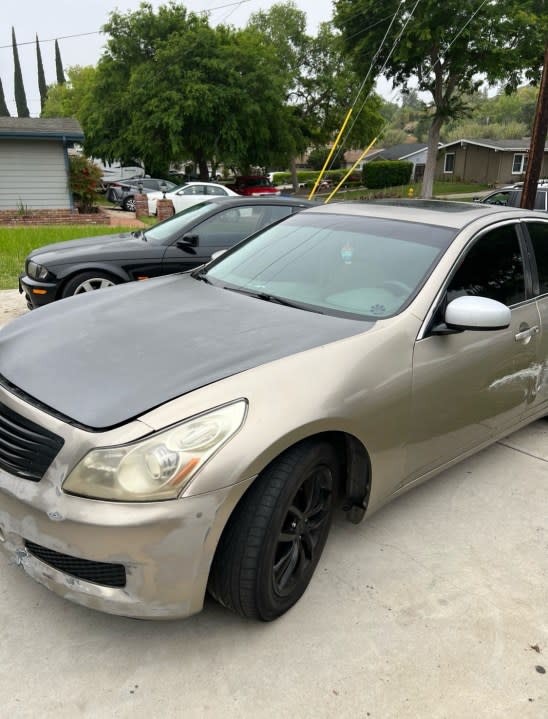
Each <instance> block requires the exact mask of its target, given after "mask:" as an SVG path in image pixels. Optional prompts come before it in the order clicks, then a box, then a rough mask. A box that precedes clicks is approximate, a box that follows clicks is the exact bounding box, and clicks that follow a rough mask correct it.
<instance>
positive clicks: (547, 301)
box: [523, 220, 548, 414]
mask: <svg viewBox="0 0 548 719" xmlns="http://www.w3.org/2000/svg"><path fill="white" fill-rule="evenodd" d="M523 225H524V227H525V228H526V230H527V234H528V237H529V241H530V243H531V246H532V252H533V292H534V294H535V296H536V303H537V308H538V312H539V317H540V335H539V341H538V358H537V368H536V369H537V373H536V386H535V393H536V396H535V398H534V401H533V403H532V405H531V414H538V412H539V411H543V412H544V414H548V220H544V221H543V220H538V221H535V222H524V223H523Z"/></svg>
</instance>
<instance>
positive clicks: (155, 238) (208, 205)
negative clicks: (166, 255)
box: [145, 200, 215, 245]
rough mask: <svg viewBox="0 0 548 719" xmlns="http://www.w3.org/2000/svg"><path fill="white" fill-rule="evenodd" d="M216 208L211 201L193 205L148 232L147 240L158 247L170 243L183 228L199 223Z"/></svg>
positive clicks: (146, 234) (146, 233)
mask: <svg viewBox="0 0 548 719" xmlns="http://www.w3.org/2000/svg"><path fill="white" fill-rule="evenodd" d="M214 206H215V205H214V203H213V202H211V201H210V200H206V201H205V202H200V203H199V204H198V205H192V207H189V208H187V209H186V210H182V211H181V212H178V213H177V214H176V215H173V217H169V218H168V219H167V220H164V221H163V222H159V223H158V224H157V225H154V227H152V228H151V229H150V230H147V231H146V232H145V239H146V241H147V242H150V243H152V244H156V245H162V244H164V243H166V242H169V241H170V240H172V239H173V237H174V236H176V235H178V234H180V232H181V231H182V230H183V228H185V227H186V226H187V225H188V224H189V223H192V221H193V220H196V221H198V220H199V219H200V218H201V217H203V216H204V215H207V213H208V212H210V211H211V210H212V209H213V207H214Z"/></svg>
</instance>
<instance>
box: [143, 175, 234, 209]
mask: <svg viewBox="0 0 548 719" xmlns="http://www.w3.org/2000/svg"><path fill="white" fill-rule="evenodd" d="M212 195H217V196H225V197H228V196H231V197H240V195H238V193H236V192H234V191H233V190H230V189H229V188H228V187H225V186H224V185H219V184H217V183H215V182H187V183H186V184H184V185H181V187H176V188H175V189H174V190H172V191H171V192H166V193H165V198H166V200H171V201H172V202H173V207H174V209H175V212H180V211H181V210H186V209H187V207H192V205H197V204H198V203H199V202H203V201H204V200H206V199H209V198H210V197H211V196H212ZM163 197H164V193H163V192H150V193H149V194H148V195H147V198H148V214H149V215H155V214H156V202H157V201H158V200H161V199H162V198H163Z"/></svg>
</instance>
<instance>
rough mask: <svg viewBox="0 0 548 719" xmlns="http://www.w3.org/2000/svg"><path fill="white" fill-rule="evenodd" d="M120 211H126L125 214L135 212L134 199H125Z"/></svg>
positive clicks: (130, 196) (131, 196) (130, 197)
mask: <svg viewBox="0 0 548 719" xmlns="http://www.w3.org/2000/svg"><path fill="white" fill-rule="evenodd" d="M122 209H124V210H126V212H135V198H134V197H133V195H129V197H126V198H125V200H124V201H123V202H122Z"/></svg>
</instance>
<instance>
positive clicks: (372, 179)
mask: <svg viewBox="0 0 548 719" xmlns="http://www.w3.org/2000/svg"><path fill="white" fill-rule="evenodd" d="M412 171H413V163H412V162H404V161H402V160H373V161H372V162H368V163H366V164H365V165H364V167H363V170H362V177H363V183H364V185H366V186H367V187H370V188H371V189H378V188H381V187H395V186H397V185H406V184H407V183H408V182H409V181H410V179H411V173H412Z"/></svg>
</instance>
